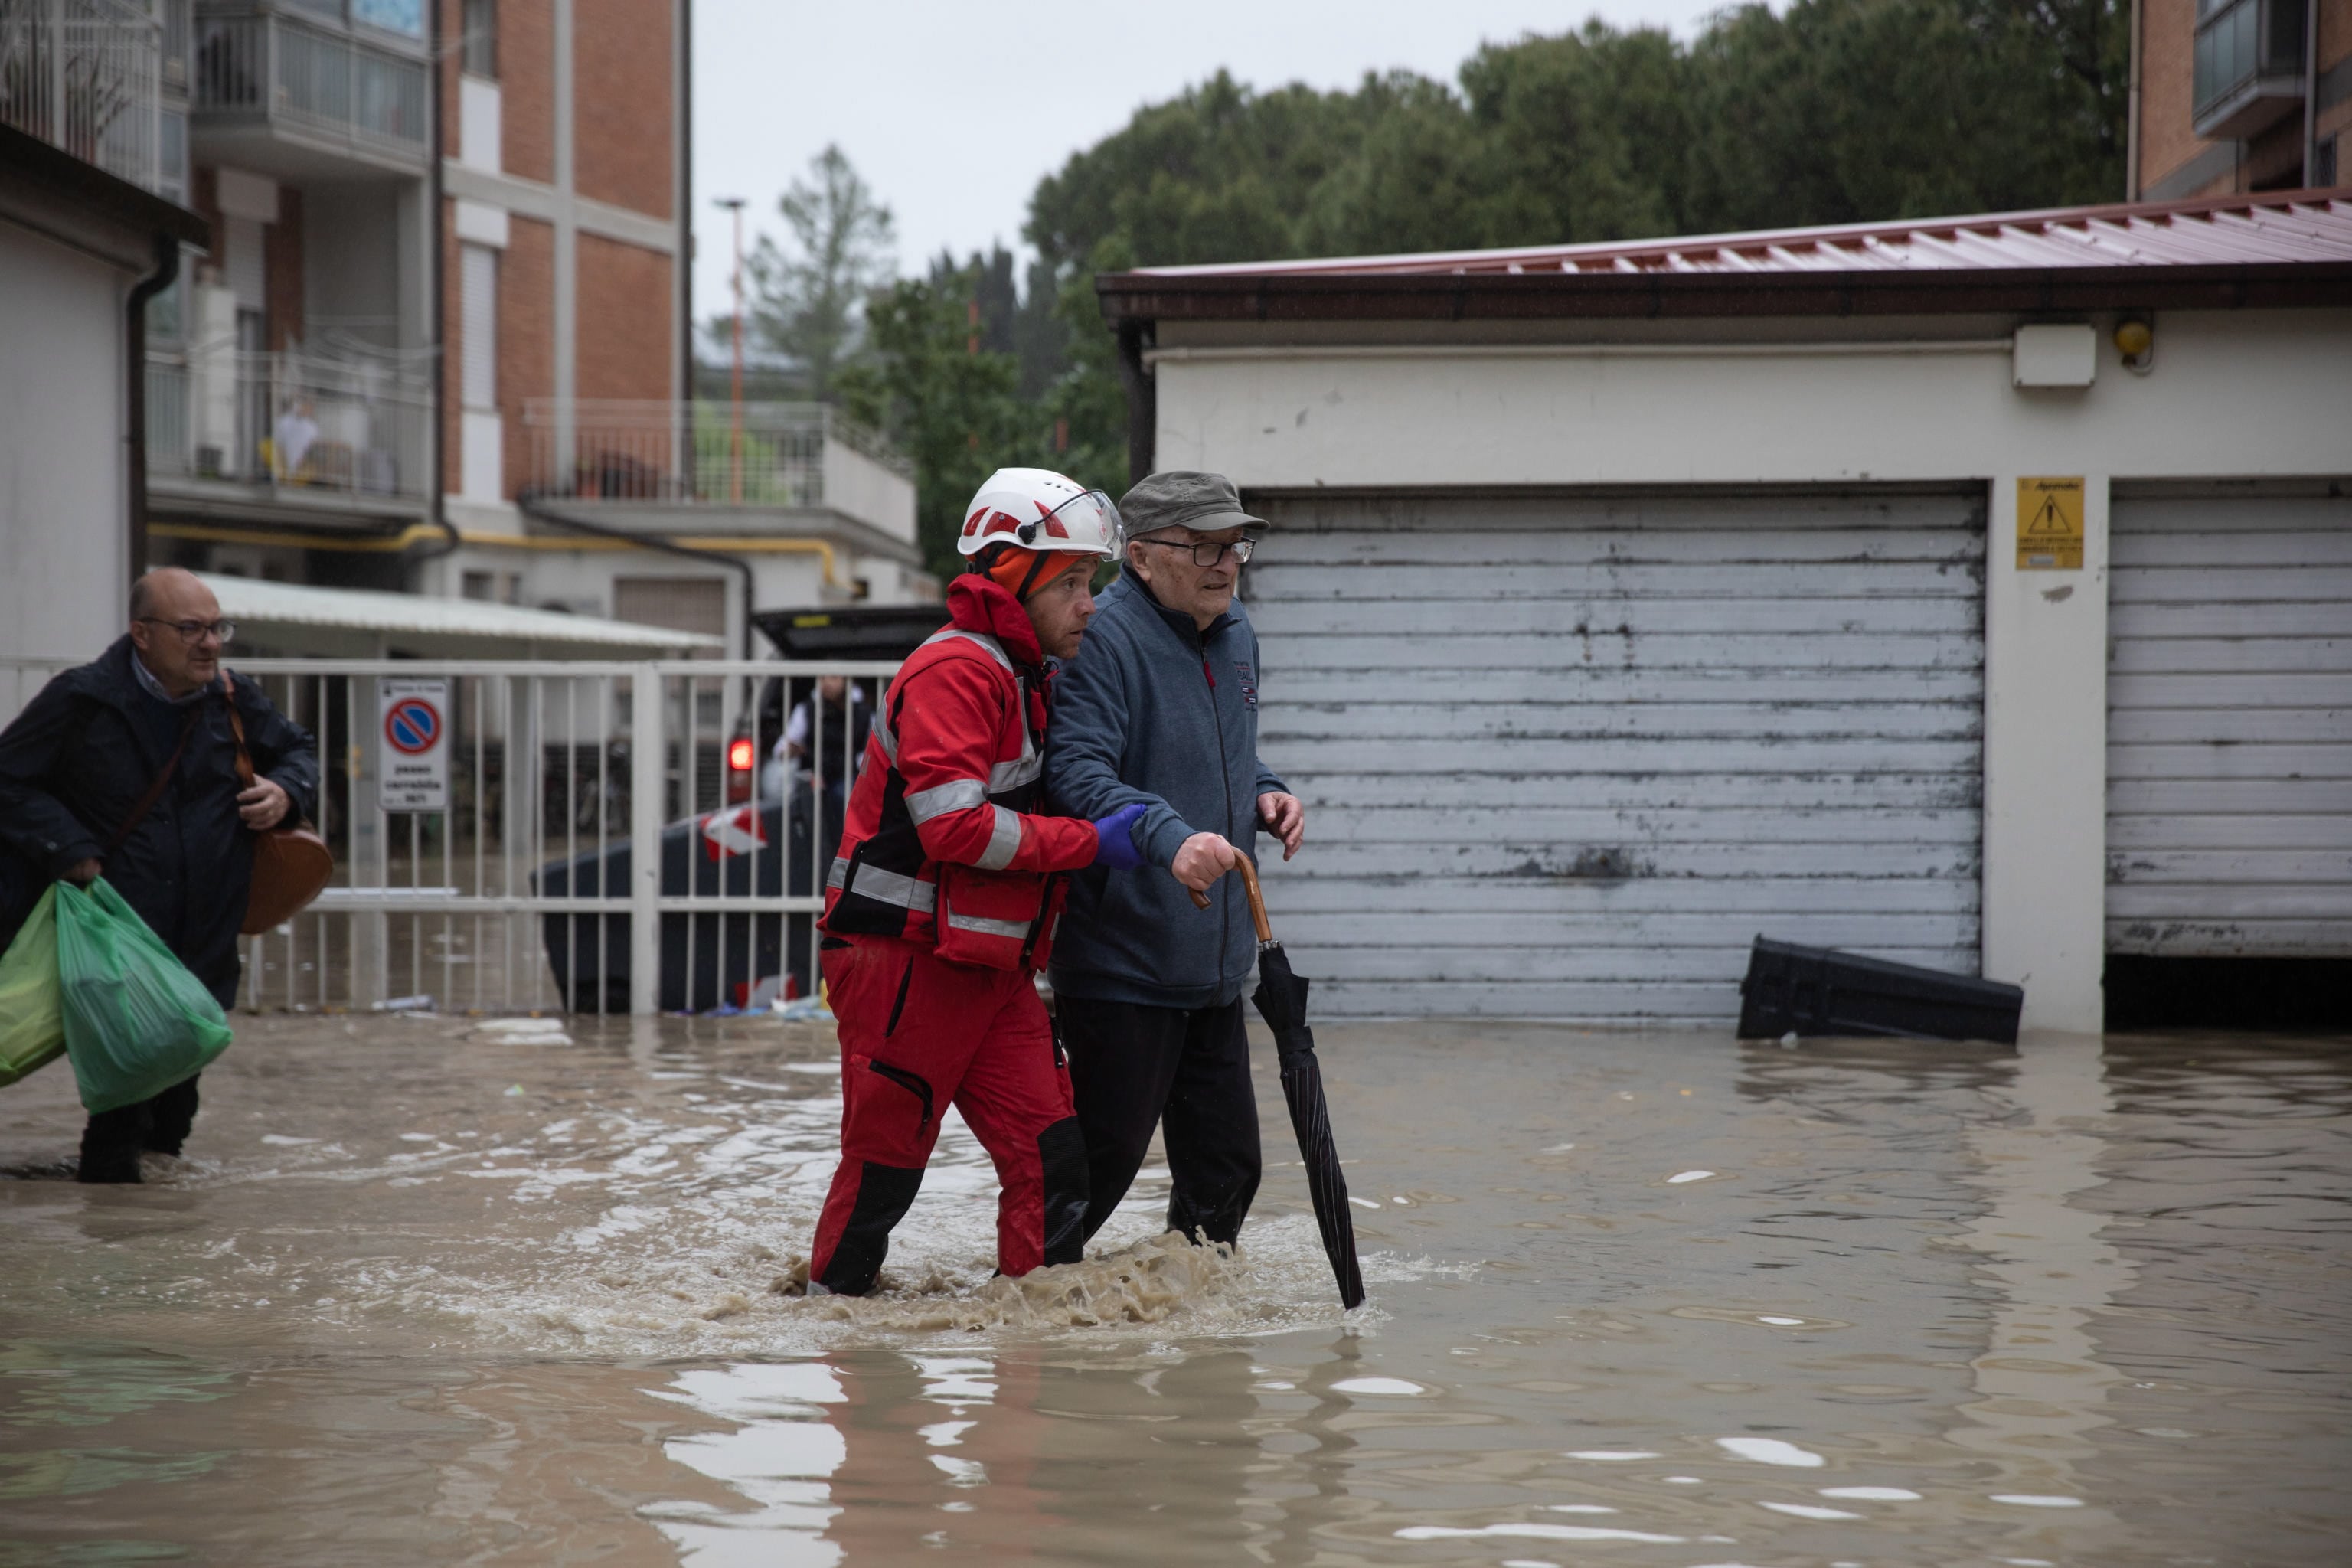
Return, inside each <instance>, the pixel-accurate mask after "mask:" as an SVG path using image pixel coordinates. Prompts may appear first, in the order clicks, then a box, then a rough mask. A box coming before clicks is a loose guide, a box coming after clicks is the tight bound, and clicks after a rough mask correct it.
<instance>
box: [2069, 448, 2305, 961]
mask: <svg viewBox="0 0 2352 1568" xmlns="http://www.w3.org/2000/svg"><path fill="white" fill-rule="evenodd" d="M2113 532H2114V542H2113V547H2112V552H2111V558H2110V563H2109V564H2110V585H2109V589H2108V611H2107V615H2108V648H2109V653H2108V668H2107V950H2108V951H2109V952H2130V953H2164V954H2173V955H2179V956H2213V957H2219V956H2231V955H2240V954H2244V955H2272V956H2289V957H2292V956H2313V957H2317V956H2330V955H2333V956H2342V955H2347V954H2352V500H2347V499H2345V498H2344V497H2342V496H2341V495H2338V496H2336V497H2333V498H2330V497H2326V496H2322V495H2316V494H2315V495H2308V496H2301V497H2297V496H2292V495H2252V494H2248V493H2246V492H2244V491H2243V490H2240V491H2238V492H2237V493H2234V494H2232V493H2229V492H2226V491H2214V492H2208V493H2205V494H2201V495H2198V494H2179V493H2174V494H2169V495H2166V494H2161V493H2155V494H2146V495H2139V496H2135V495H2133V494H2132V493H2131V492H2129V491H2125V492H2124V493H2122V494H2119V495H2118V496H2117V497H2116V500H2115V502H2114V509H2113Z"/></svg>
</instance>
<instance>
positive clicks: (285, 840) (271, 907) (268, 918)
mask: <svg viewBox="0 0 2352 1568" xmlns="http://www.w3.org/2000/svg"><path fill="white" fill-rule="evenodd" d="M221 694H222V695H223V696H224V697H226V698H227V699H228V727H229V729H230V731H232V732H233V733H234V734H235V735H236V782H237V787H238V788H239V789H251V788H252V787H253V757H252V755H251V754H250V753H249V752H247V751H246V749H245V721H244V720H243V719H242V718H240V717H239V716H238V714H237V711H236V688H235V687H234V686H232V685H231V684H230V682H229V678H228V671H227V670H226V668H224V669H223V670H222V671H221ZM334 874H335V858H334V856H333V854H331V852H330V851H329V850H328V848H327V841H326V840H325V839H323V838H321V837H319V832H318V829H316V828H314V827H312V826H310V819H309V818H308V817H304V818H301V819H300V820H299V821H297V822H296V823H295V825H294V826H291V827H289V826H285V824H284V822H283V820H282V819H281V820H280V822H279V825H278V826H276V827H273V828H270V829H269V830H268V832H265V833H257V834H255V835H254V836H253V890H252V891H251V892H250V893H248V894H247V896H246V900H245V925H244V927H243V928H242V929H243V931H244V933H245V934H246V935H247V936H258V935H259V934H260V933H261V932H263V931H268V930H270V929H272V928H273V927H276V926H280V925H283V924H285V923H286V922H287V921H289V920H292V919H293V918H294V917H295V916H296V915H298V914H300V913H301V912H302V911H303V910H306V909H308V908H310V902H311V900H314V899H316V898H317V897H318V896H319V894H320V892H321V891H322V890H323V889H325V888H326V886H327V879H329V878H331V877H332V876H333V875H334Z"/></svg>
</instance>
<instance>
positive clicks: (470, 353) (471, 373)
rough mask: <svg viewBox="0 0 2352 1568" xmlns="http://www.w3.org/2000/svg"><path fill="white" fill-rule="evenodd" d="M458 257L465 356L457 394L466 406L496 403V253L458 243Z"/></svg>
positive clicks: (461, 341)
mask: <svg viewBox="0 0 2352 1568" xmlns="http://www.w3.org/2000/svg"><path fill="white" fill-rule="evenodd" d="M457 258H458V323H457V331H458V341H459V346H460V348H461V350H462V352H463V354H464V358H463V361H462V363H461V367H460V374H459V380H458V388H459V395H461V396H462V397H463V398H464V399H465V404H466V406H467V407H468V408H484V409H488V408H496V407H497V406H498V405H499V253H498V252H497V251H495V250H493V249H491V248H490V247H488V246H487V245H461V246H459V247H457Z"/></svg>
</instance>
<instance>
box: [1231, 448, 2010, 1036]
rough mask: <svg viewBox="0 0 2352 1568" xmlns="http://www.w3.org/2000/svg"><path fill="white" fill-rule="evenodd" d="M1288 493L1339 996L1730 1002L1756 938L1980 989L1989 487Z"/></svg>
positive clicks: (1282, 914) (1508, 1002) (1272, 722)
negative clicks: (1564, 496) (1968, 979)
mask: <svg viewBox="0 0 2352 1568" xmlns="http://www.w3.org/2000/svg"><path fill="white" fill-rule="evenodd" d="M1265 515H1266V516H1268V517H1269V518H1270V519H1272V520H1273V521H1274V522H1275V523H1276V527H1275V529H1274V531H1273V532H1272V534H1271V535H1270V537H1269V538H1268V540H1267V542H1266V544H1265V550H1264V552H1263V553H1261V554H1260V555H1259V557H1258V558H1257V561H1256V562H1255V563H1253V564H1252V565H1251V566H1250V567H1249V568H1248V570H1247V584H1248V586H1247V594H1248V605H1249V608H1250V613H1251V615H1252V616H1253V618H1254V620H1255V624H1256V626H1257V629H1258V634H1259V637H1260V638H1261V639H1262V642H1263V645H1264V648H1263V658H1264V662H1265V676H1264V688H1263V689H1264V691H1265V710H1264V712H1263V714H1262V718H1261V723H1262V730H1261V746H1260V749H1261V752H1262V753H1263V754H1264V755H1265V759H1266V760H1267V762H1268V763H1271V764H1272V765H1273V766H1274V767H1275V768H1276V769H1277V770H1278V771H1280V772H1282V773H1284V774H1285V775H1286V778H1287V779H1288V780H1289V782H1290V783H1291V784H1292V785H1293V787H1295V788H1297V790H1298V791H1299V792H1300V794H1301V795H1303V796H1304V797H1305V798H1306V800H1307V803H1308V805H1309V811H1310V816H1309V846H1308V847H1307V850H1306V851H1305V852H1304V853H1302V854H1301V856H1300V857H1299V858H1298V859H1297V860H1296V861H1294V862H1292V863H1291V864H1290V865H1288V866H1287V867H1285V866H1282V865H1281V864H1280V862H1279V859H1278V858H1269V860H1268V863H1267V865H1268V869H1267V879H1266V880H1267V887H1268V897H1269V899H1270V900H1271V901H1272V903H1273V905H1274V907H1275V910H1276V928H1277V934H1279V935H1280V936H1282V937H1283V938H1284V939H1285V940H1286V942H1287V943H1288V944H1289V945H1290V947H1291V949H1292V950H1293V952H1295V953H1296V954H1297V967H1298V970H1299V972H1300V973H1305V974H1308V975H1312V976H1314V977H1315V979H1316V982H1317V989H1316V1010H1317V1012H1318V1016H1342V1015H1350V1014H1352V1015H1358V1016H1366V1015H1370V1016H1379V1015H1403V1016H1414V1015H1442V1014H1461V1015H1481V1014H1483V1015H1491V1016H1520V1017H1566V1018H1581V1019H1592V1020H1597V1021H1606V1022H1610V1023H1648V1022H1654V1023H1665V1022H1675V1021H1691V1020H1701V1019H1704V1020H1710V1021H1712V1020H1721V1019H1725V1018H1728V1017H1730V1016H1734V1015H1735V1014H1736V1013H1737V1012H1738V980H1739V977H1740V975H1741V973H1744V971H1745V968H1746V961H1747V951H1748V942H1749V940H1750V939H1751V938H1752V937H1753V936H1755V935H1756V934H1757V933H1758V932H1759V931H1761V932H1764V933H1767V934H1769V935H1772V936H1775V937H1780V938H1783V939H1786V940H1789V941H1793V942H1808V943H1818V944H1821V945H1824V946H1836V947H1843V948H1848V949H1852V950H1855V951H1859V952H1870V953H1876V954H1880V955H1883V956H1885V957H1889V958H1895V959H1900V960H1904V961H1907V962H1912V963H1927V964H1931V965H1934V966H1936V967H1937V968H1941V969H1946V970H1949V971H1953V972H1956V973H1969V974H1973V973H1977V970H1978V964H1979V951H1980V950H1979V923H1978V911H1979V856H1980V843H1981V837H1982V834H1981V820H1980V803H1981V798H1982V788H1981V771H1982V770H1981V736H1982V719H1983V709H1984V677H1983V665H1984V644H1983V568H1984V526H1983V503H1982V499H1981V495H1980V494H1979V495H1954V494H1937V495H1917V494H1911V495H1888V494H1837V495H1806V496H1802V497H1797V496H1790V495H1786V494H1780V495H1774V496H1769V497H1748V498H1728V497H1724V496H1721V495H1715V496H1707V497H1688V496H1684V497H1674V496H1644V497H1643V498H1641V499H1638V500H1592V499H1577V500H1560V499H1550V500H1534V499H1527V498H1511V499H1496V500H1472V499H1454V498H1448V499H1444V500H1412V499H1402V498H1398V499H1386V500H1363V499H1342V498H1320V497H1318V498H1298V499H1295V500H1265Z"/></svg>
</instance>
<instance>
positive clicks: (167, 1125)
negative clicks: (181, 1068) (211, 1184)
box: [142, 1075, 202, 1155]
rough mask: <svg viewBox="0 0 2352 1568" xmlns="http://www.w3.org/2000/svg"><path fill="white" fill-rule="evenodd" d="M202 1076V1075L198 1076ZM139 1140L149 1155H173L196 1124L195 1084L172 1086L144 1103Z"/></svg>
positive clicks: (189, 1080) (185, 1083)
mask: <svg viewBox="0 0 2352 1568" xmlns="http://www.w3.org/2000/svg"><path fill="white" fill-rule="evenodd" d="M199 1076H202V1075H199ZM147 1113H148V1114H147V1130H146V1132H145V1135H144V1138H143V1140H142V1142H143V1143H144V1145H145V1147H146V1149H147V1150H148V1152H150V1153H155V1154H172V1155H177V1154H178V1153H179V1152H180V1147H181V1145H183V1144H184V1143H185V1142H187V1141H188V1133H189V1131H191V1130H193V1129H194V1126H195V1124H196V1080H195V1079H193V1078H192V1079H188V1080H187V1081H186V1082H184V1083H175V1084H173V1086H172V1087H171V1088H169V1089H165V1090H164V1091H163V1093H161V1094H159V1095H157V1096H156V1097H155V1098H154V1099H152V1100H149V1101H148V1102H147Z"/></svg>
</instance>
